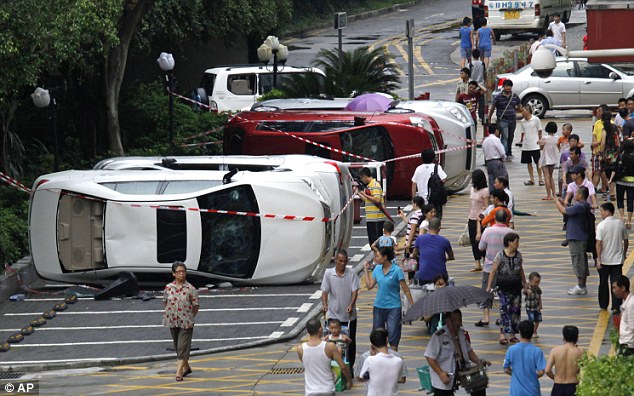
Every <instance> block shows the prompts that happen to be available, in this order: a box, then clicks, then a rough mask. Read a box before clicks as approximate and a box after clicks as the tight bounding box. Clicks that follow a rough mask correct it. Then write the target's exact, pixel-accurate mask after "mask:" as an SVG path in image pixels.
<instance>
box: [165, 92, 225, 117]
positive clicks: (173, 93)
mask: <svg viewBox="0 0 634 396" xmlns="http://www.w3.org/2000/svg"><path fill="white" fill-rule="evenodd" d="M169 93H170V94H171V95H174V96H175V97H177V98H179V99H181V100H184V101H185V102H189V103H192V104H195V105H197V106H200V107H205V108H207V109H209V111H214V112H216V113H217V112H218V110H215V109H212V108H211V106H209V105H206V104H204V103H201V102H199V101H197V100H194V99H190V98H188V97H186V96H183V95H179V94H177V93H175V92H169Z"/></svg>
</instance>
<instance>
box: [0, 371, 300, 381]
mask: <svg viewBox="0 0 634 396" xmlns="http://www.w3.org/2000/svg"><path fill="white" fill-rule="evenodd" d="M302 371H303V370H302ZM23 375H24V373H0V380H13V379H18V378H20V377H22V376H23Z"/></svg>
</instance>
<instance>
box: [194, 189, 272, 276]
mask: <svg viewBox="0 0 634 396" xmlns="http://www.w3.org/2000/svg"><path fill="white" fill-rule="evenodd" d="M198 205H199V207H200V208H201V209H220V210H227V211H236V212H254V213H257V212H258V211H259V209H258V204H257V201H256V199H255V193H254V192H253V189H252V188H251V186H246V185H243V186H235V187H231V188H228V189H225V190H221V191H216V192H213V193H210V194H206V195H203V196H201V197H199V198H198ZM200 220H201V231H202V248H201V252H200V263H199V265H198V270H199V271H202V272H208V273H211V274H215V275H222V276H228V277H234V278H244V279H248V278H251V277H252V276H253V272H254V271H255V268H256V266H257V262H258V257H259V255H260V218H259V217H253V216H240V215H231V214H220V213H205V212H201V214H200Z"/></svg>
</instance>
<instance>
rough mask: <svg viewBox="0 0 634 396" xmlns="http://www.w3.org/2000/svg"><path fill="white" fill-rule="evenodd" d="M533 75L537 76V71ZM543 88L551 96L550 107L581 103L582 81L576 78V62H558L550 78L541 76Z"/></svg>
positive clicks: (540, 84)
mask: <svg viewBox="0 0 634 396" xmlns="http://www.w3.org/2000/svg"><path fill="white" fill-rule="evenodd" d="M533 75H534V76H536V74H535V72H533ZM536 78H537V79H538V80H539V86H540V88H541V90H543V91H545V92H547V94H548V95H549V96H550V100H551V103H550V107H551V108H558V107H571V106H577V105H578V104H579V92H580V83H579V79H578V78H576V73H575V67H574V63H573V62H571V61H560V62H557V65H556V66H555V69H554V70H553V72H552V74H551V75H550V77H548V78H539V77H536Z"/></svg>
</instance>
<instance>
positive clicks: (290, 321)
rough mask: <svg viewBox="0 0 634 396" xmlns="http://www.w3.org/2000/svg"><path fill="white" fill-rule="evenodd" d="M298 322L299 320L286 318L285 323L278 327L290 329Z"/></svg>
mask: <svg viewBox="0 0 634 396" xmlns="http://www.w3.org/2000/svg"><path fill="white" fill-rule="evenodd" d="M298 320H299V318H288V319H286V320H285V321H283V322H282V324H281V325H280V327H291V326H293V325H294V324H295V323H297V321H298Z"/></svg>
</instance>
